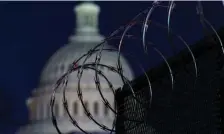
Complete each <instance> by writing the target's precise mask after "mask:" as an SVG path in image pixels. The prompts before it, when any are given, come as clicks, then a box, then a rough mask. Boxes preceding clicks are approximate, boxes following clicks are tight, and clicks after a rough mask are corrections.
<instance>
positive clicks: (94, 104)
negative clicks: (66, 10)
mask: <svg viewBox="0 0 224 134" xmlns="http://www.w3.org/2000/svg"><path fill="white" fill-rule="evenodd" d="M74 11H75V12H76V17H77V19H76V31H75V35H73V36H71V37H70V38H69V43H68V44H67V45H64V46H63V47H62V48H60V49H59V50H58V51H57V52H56V53H55V54H54V55H53V56H52V57H51V58H50V59H49V61H48V63H47V64H46V66H45V67H44V69H43V72H42V74H41V77H40V83H39V87H38V88H37V89H35V90H34V93H33V96H32V97H31V98H30V99H29V100H28V102H27V103H28V107H29V109H30V120H31V124H29V125H27V126H26V127H25V128H22V129H21V132H20V134H32V133H35V134H51V133H56V130H55V128H54V127H53V125H52V122H51V116H50V110H49V99H50V97H51V93H52V85H53V84H55V82H56V81H57V80H58V79H59V78H60V77H61V76H62V75H63V74H64V73H65V72H66V71H67V69H68V67H69V66H70V64H71V63H72V62H73V61H74V60H76V59H77V58H79V57H80V56H82V55H83V54H84V53H86V52H88V51H89V50H90V49H91V48H93V47H94V46H96V45H97V44H99V43H101V42H102V41H103V39H104V37H103V36H101V35H100V34H99V30H98V15H99V12H100V8H99V6H97V5H96V4H94V3H93V2H83V3H81V4H79V5H78V6H76V7H75V9H74ZM105 48H112V47H111V46H109V45H108V44H107V43H105ZM117 57H118V55H117V53H116V52H104V51H103V53H102V58H101V62H100V63H101V64H106V65H111V66H114V67H116V66H117ZM82 61H83V60H82ZM82 61H81V62H79V63H78V64H82ZM94 61H95V55H93V56H92V57H91V58H90V59H89V60H87V63H88V62H94ZM121 63H122V68H123V70H124V75H125V76H126V77H127V78H128V79H129V80H132V79H133V72H132V70H131V68H130V67H129V65H128V62H127V61H126V60H125V59H124V57H121ZM99 68H100V70H102V72H103V73H104V74H105V76H106V77H107V78H108V80H109V81H110V82H111V83H112V84H113V85H114V87H115V89H116V88H118V87H121V86H122V85H123V83H122V81H121V78H120V76H119V75H118V74H116V73H114V72H111V71H110V70H108V69H107V68H105V67H104V68H103V67H99ZM94 76H95V71H93V70H85V71H84V73H83V77H82V79H81V88H82V92H83V100H84V103H85V105H86V107H87V108H88V109H89V111H90V113H91V114H92V115H93V117H94V118H95V119H96V120H97V121H98V122H99V123H101V124H104V125H105V126H108V127H109V128H111V127H112V123H113V119H114V114H113V113H112V112H111V110H109V109H108V108H107V107H106V106H105V105H104V104H103V102H102V98H101V96H100V94H99V92H98V91H97V89H96V85H95V82H94ZM100 83H101V88H102V92H103V95H104V97H105V98H106V99H107V100H108V101H109V103H110V105H112V106H114V95H113V93H112V92H111V90H109V86H108V83H107V82H106V80H104V79H103V78H102V77H100ZM76 89H77V73H76V72H74V73H72V74H71V75H70V76H69V82H68V87H67V89H66V90H67V91H68V92H67V101H68V105H69V111H70V112H71V114H72V116H74V118H75V119H76V120H77V122H78V124H79V125H80V127H81V128H83V129H84V130H86V131H88V132H104V131H103V130H101V129H100V128H99V126H97V125H96V124H95V123H94V122H93V121H91V120H89V119H88V117H86V115H85V113H84V109H83V107H82V105H81V102H80V101H79V99H78V96H77V90H76ZM54 110H55V114H56V116H57V117H58V118H59V128H60V129H61V130H62V132H71V131H80V130H78V129H77V128H75V127H74V126H73V125H72V124H71V123H70V121H69V119H68V117H67V113H66V112H65V110H64V108H63V105H62V93H61V92H60V91H59V92H57V93H56V102H55V109H54Z"/></svg>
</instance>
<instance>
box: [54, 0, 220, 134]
mask: <svg viewBox="0 0 224 134" xmlns="http://www.w3.org/2000/svg"><path fill="white" fill-rule="evenodd" d="M176 6H177V4H176V3H175V2H174V1H170V2H169V3H168V5H165V4H163V2H161V1H154V2H153V3H152V5H151V6H150V7H148V8H147V9H145V10H143V11H142V12H140V13H139V14H138V15H136V16H135V17H134V18H133V19H132V20H131V21H130V22H129V23H127V24H126V25H124V26H121V27H119V28H118V29H116V30H115V31H114V32H112V33H111V34H110V36H108V37H106V38H105V40H103V41H102V42H101V43H100V44H97V45H96V46H95V47H93V48H92V49H90V50H89V51H88V52H86V53H85V54H83V55H82V56H81V57H79V58H78V59H77V60H75V61H74V62H73V63H72V64H71V66H70V68H69V69H68V70H67V72H66V73H65V74H64V75H63V76H61V77H60V78H59V79H58V80H57V82H56V84H55V85H54V87H53V93H52V96H51V100H50V107H51V116H52V123H53V125H54V127H55V128H56V130H57V132H58V133H59V134H63V132H61V130H60V129H59V127H58V121H57V119H56V116H55V113H54V104H55V94H56V92H57V90H59V89H61V88H59V87H60V86H61V87H62V91H63V106H64V109H65V111H66V113H67V115H68V116H69V118H70V121H71V123H72V124H73V125H74V127H77V128H78V129H79V130H80V131H82V132H83V133H85V134H91V133H88V132H86V131H85V130H84V129H83V128H81V127H80V126H79V124H78V122H77V121H76V120H75V119H74V118H73V117H72V115H71V113H70V112H69V109H68V103H67V99H66V93H65V92H66V86H67V84H68V77H69V75H70V74H71V73H73V72H77V78H78V83H77V84H78V85H77V95H78V99H79V100H80V102H81V104H82V107H83V109H84V111H85V114H86V115H87V117H88V118H89V120H91V121H93V122H94V123H95V124H97V125H98V126H99V128H101V129H102V130H105V131H108V132H110V133H113V132H115V124H116V120H117V114H118V113H117V110H116V109H117V107H116V100H114V101H115V108H112V106H111V105H110V103H109V102H108V100H107V98H105V97H104V95H103V93H102V91H101V90H102V89H101V86H100V84H101V83H100V80H99V76H101V77H102V78H103V79H105V80H106V82H107V84H108V86H109V89H110V90H111V91H112V93H113V94H115V91H116V90H117V89H115V88H114V86H113V83H111V82H110V81H109V79H108V78H107V77H106V76H105V74H104V73H103V72H102V71H101V70H100V69H99V67H105V68H107V69H108V70H109V71H111V72H114V73H116V74H117V75H118V76H119V77H120V78H121V80H122V83H123V85H128V86H129V89H130V90H131V93H132V94H133V97H134V99H135V103H146V102H142V101H140V100H139V99H138V98H137V97H135V94H136V93H135V92H134V90H133V87H132V84H131V81H130V80H129V79H128V78H127V77H125V76H124V74H123V68H122V64H121V60H120V59H121V50H122V46H123V44H124V43H123V42H124V40H125V39H128V40H138V41H141V42H142V47H143V50H144V52H145V54H146V55H147V54H148V49H149V48H151V49H153V50H154V51H155V52H156V53H157V54H158V55H159V56H160V57H161V58H162V59H163V61H164V62H165V63H166V66H167V68H168V70H169V75H170V80H171V86H172V90H173V89H174V86H175V74H174V73H173V71H172V68H171V66H170V64H169V62H168V60H167V59H166V57H165V56H164V54H163V52H161V51H160V50H159V49H158V48H157V45H156V44H155V43H153V42H150V41H147V39H146V33H147V32H148V31H149V30H150V27H149V26H154V27H158V29H163V30H165V31H167V40H168V42H169V45H170V47H171V48H172V50H173V52H174V53H176V48H175V45H174V43H173V38H174V37H175V38H177V39H179V40H180V41H181V42H182V44H183V45H184V46H185V47H186V48H187V50H188V51H189V54H190V55H191V57H192V61H193V64H194V70H195V72H194V77H195V83H196V80H197V78H198V67H197V62H196V59H195V57H194V54H193V52H192V50H191V48H190V47H189V45H188V43H187V42H186V41H185V40H184V38H183V37H182V36H180V35H178V34H176V33H175V32H174V31H173V30H172V27H171V15H172V12H173V10H174V9H175V7H176ZM158 7H161V8H166V9H167V24H166V25H162V24H160V23H158V22H156V21H154V20H153V19H152V17H151V16H152V14H153V12H154V11H155V10H158ZM196 10H197V14H198V16H199V20H200V22H201V25H202V26H203V29H205V30H207V31H209V30H208V29H209V28H210V29H211V30H212V32H213V33H214V34H215V36H216V38H217V39H218V42H219V44H220V47H221V50H222V54H224V48H223V44H222V41H221V39H220V37H219V35H218V33H217V32H216V30H215V28H214V27H213V26H212V24H211V23H210V22H209V21H208V20H207V19H206V17H205V16H204V13H203V8H202V3H201V2H200V1H198V3H197V7H196ZM141 17H143V19H140V18H141ZM136 25H140V26H142V33H141V36H142V37H137V35H129V34H128V31H129V30H131V29H132V28H133V27H134V26H136ZM119 34H120V35H119ZM206 34H208V33H207V32H206ZM115 39H116V40H119V43H118V49H105V48H104V44H105V42H107V41H110V40H115ZM103 51H105V52H114V53H117V54H118V57H117V66H110V65H106V64H101V63H100V61H101V58H102V52H103ZM94 54H95V55H96V56H95V62H91V63H86V62H87V60H88V59H89V58H90V57H91V56H93V55H94ZM127 55H128V56H130V57H132V59H134V60H135V62H136V63H137V65H138V66H139V68H140V70H141V71H142V72H143V74H144V75H145V77H146V79H147V83H148V86H149V90H150V100H148V101H149V104H150V105H151V103H152V101H153V100H152V96H153V92H152V87H151V81H150V78H149V76H148V75H147V73H146V71H145V70H144V68H143V67H142V65H141V64H140V62H139V61H138V60H136V57H135V56H133V54H131V53H129V54H127ZM81 60H83V61H82V63H80V62H81ZM182 62H183V63H184V60H182ZM78 63H79V64H78ZM86 69H90V70H93V71H95V78H94V81H95V85H96V89H97V91H98V92H99V94H100V96H101V98H102V101H103V103H104V105H105V106H106V107H107V108H108V109H110V110H111V111H112V112H113V113H114V114H115V118H114V120H113V125H112V126H111V128H109V127H107V126H105V125H104V124H101V123H99V122H98V121H97V120H96V119H94V116H93V115H92V114H91V113H90V111H89V110H88V108H87V107H86V106H85V104H84V101H83V93H82V89H81V85H80V83H81V78H82V75H83V72H84V71H85V70H86ZM120 89H122V88H120ZM125 120H129V121H135V122H139V123H141V122H144V120H140V121H139V120H138V121H136V120H132V119H129V118H125ZM130 129H131V128H130Z"/></svg>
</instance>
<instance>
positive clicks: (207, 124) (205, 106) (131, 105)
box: [116, 48, 222, 134]
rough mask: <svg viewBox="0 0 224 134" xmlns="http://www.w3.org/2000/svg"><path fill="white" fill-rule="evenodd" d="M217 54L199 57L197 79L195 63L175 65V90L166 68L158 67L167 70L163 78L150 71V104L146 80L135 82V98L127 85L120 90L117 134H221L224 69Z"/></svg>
mask: <svg viewBox="0 0 224 134" xmlns="http://www.w3.org/2000/svg"><path fill="white" fill-rule="evenodd" d="M210 49H211V48H210ZM217 54H218V52H217V51H214V50H212V49H211V50H209V52H207V53H206V54H204V55H201V56H197V63H198V69H199V77H198V78H197V79H195V75H194V69H193V68H194V66H193V64H191V63H189V64H186V65H180V66H181V67H180V66H179V67H178V68H175V67H176V65H173V66H172V67H173V68H174V78H175V81H174V88H173V90H172V85H171V80H170V75H169V73H168V72H169V71H168V69H167V68H158V69H157V71H158V70H159V71H158V72H167V73H163V74H164V75H161V76H160V77H156V76H150V73H149V74H148V75H149V78H151V82H152V91H153V95H152V104H151V107H150V103H149V100H150V97H151V96H150V93H149V91H150V89H149V86H148V85H147V84H146V82H145V81H146V79H141V80H135V81H134V82H133V83H135V84H133V87H134V90H135V97H136V98H134V96H133V94H132V93H131V92H130V89H129V88H127V87H125V86H124V87H123V89H122V90H118V91H117V92H116V101H117V106H118V108H117V111H118V115H117V124H116V134H221V133H222V132H221V128H220V118H219V117H220V110H219V109H220V107H219V106H218V104H217V103H219V102H217V101H218V99H217V96H218V95H217V92H218V89H219V88H220V81H219V79H218V76H217V75H219V74H221V72H222V68H221V69H220V66H219V65H218V64H217ZM180 64H181V63H180ZM218 68H219V69H218ZM164 70H166V71H164ZM151 72H152V71H151ZM158 75H160V74H159V73H158ZM136 81H137V82H136ZM195 83H196V84H195ZM221 83H222V82H221Z"/></svg>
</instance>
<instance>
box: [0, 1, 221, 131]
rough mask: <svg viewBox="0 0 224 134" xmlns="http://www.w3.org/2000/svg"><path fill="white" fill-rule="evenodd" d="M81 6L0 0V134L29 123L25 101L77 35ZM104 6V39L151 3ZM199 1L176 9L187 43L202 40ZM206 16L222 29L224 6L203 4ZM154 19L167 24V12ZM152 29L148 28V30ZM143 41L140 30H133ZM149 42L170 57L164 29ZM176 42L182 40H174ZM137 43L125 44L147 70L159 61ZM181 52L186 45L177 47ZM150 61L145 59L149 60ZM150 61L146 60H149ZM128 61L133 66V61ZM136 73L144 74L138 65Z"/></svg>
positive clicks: (176, 21) (175, 22)
mask: <svg viewBox="0 0 224 134" xmlns="http://www.w3.org/2000/svg"><path fill="white" fill-rule="evenodd" d="M77 3H78V2H26V3H24V2H14V3H12V2H0V61H1V64H0V73H1V75H0V80H1V81H0V104H1V110H0V133H1V134H12V133H14V131H15V129H17V128H18V126H20V125H23V124H25V123H27V109H26V106H25V100H26V98H27V97H29V96H30V94H31V90H32V89H34V88H35V87H37V85H38V81H39V74H40V73H41V70H42V68H43V66H44V64H45V63H46V62H47V59H48V58H49V57H50V56H51V55H52V54H53V53H54V52H55V51H56V50H57V49H59V48H60V47H61V46H62V45H64V44H66V43H68V36H70V35H71V34H73V33H74V32H73V31H74V27H75V15H74V13H73V7H74V5H76V4H77ZM96 3H97V4H99V5H100V6H101V11H102V12H101V14H100V29H101V33H102V34H103V35H105V36H107V35H109V33H110V32H112V31H113V30H115V29H116V28H118V27H119V26H120V25H123V24H126V23H127V22H128V21H129V20H131V19H132V18H133V17H134V16H135V15H136V14H138V13H139V12H140V11H142V10H143V9H145V8H146V7H148V6H150V4H151V2H96ZM195 6H196V2H177V5H176V7H175V9H174V11H173V16H172V21H171V22H172V27H173V29H174V30H175V31H176V32H177V33H179V34H180V35H182V36H183V37H184V38H185V40H186V41H187V42H188V43H189V44H193V43H195V42H196V41H197V40H199V39H201V38H202V37H203V32H202V27H201V25H200V23H199V17H198V16H197V14H196V7H195ZM203 6H204V10H205V11H204V13H205V16H206V18H207V19H208V20H209V21H210V22H211V23H212V24H213V25H214V26H215V28H216V29H218V28H219V27H221V26H224V12H223V11H224V7H223V5H222V3H221V2H203ZM152 17H153V20H157V21H159V22H160V23H162V24H166V20H167V10H166V9H165V8H159V9H158V10H156V11H155V14H153V16H152ZM149 30H150V29H149ZM131 32H132V33H134V34H135V35H136V36H138V37H140V32H139V30H137V28H136V29H134V30H132V31H131ZM147 39H148V40H150V41H153V42H155V43H156V44H158V47H159V49H160V50H161V51H163V52H164V53H166V54H167V55H169V52H168V51H169V50H170V47H169V45H168V42H167V40H166V31H165V30H163V29H160V30H158V29H156V28H152V29H151V30H150V32H149V34H148V36H147ZM174 42H176V43H178V41H174ZM139 46H140V43H139V42H129V41H127V42H126V47H125V51H129V52H132V53H135V55H136V56H137V58H138V59H139V60H140V61H141V62H143V64H144V66H145V68H149V67H150V66H153V65H155V64H156V63H157V62H158V61H160V60H161V58H159V57H158V56H157V57H158V58H155V57H156V56H155V55H153V54H152V55H153V56H152V55H149V56H148V57H147V58H146V57H144V55H143V54H141V53H142V48H141V47H139ZM178 48H183V45H179V44H178ZM146 59H147V60H146ZM149 60H150V62H147V61H149ZM129 61H130V62H131V60H130V58H129ZM131 63H132V66H133V67H134V69H135V73H136V74H140V72H139V71H138V69H137V68H136V67H135V66H134V64H133V62H131ZM2 105H3V107H2Z"/></svg>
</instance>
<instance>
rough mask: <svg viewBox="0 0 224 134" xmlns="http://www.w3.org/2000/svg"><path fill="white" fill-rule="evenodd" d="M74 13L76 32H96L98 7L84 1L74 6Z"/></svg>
mask: <svg viewBox="0 0 224 134" xmlns="http://www.w3.org/2000/svg"><path fill="white" fill-rule="evenodd" d="M74 12H75V14H76V34H87V33H88V34H91V33H92V34H97V33H98V16H99V12H100V7H99V6H98V5H96V4H94V3H93V2H92V1H86V2H83V3H81V4H79V5H77V6H76V7H75V8H74Z"/></svg>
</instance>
